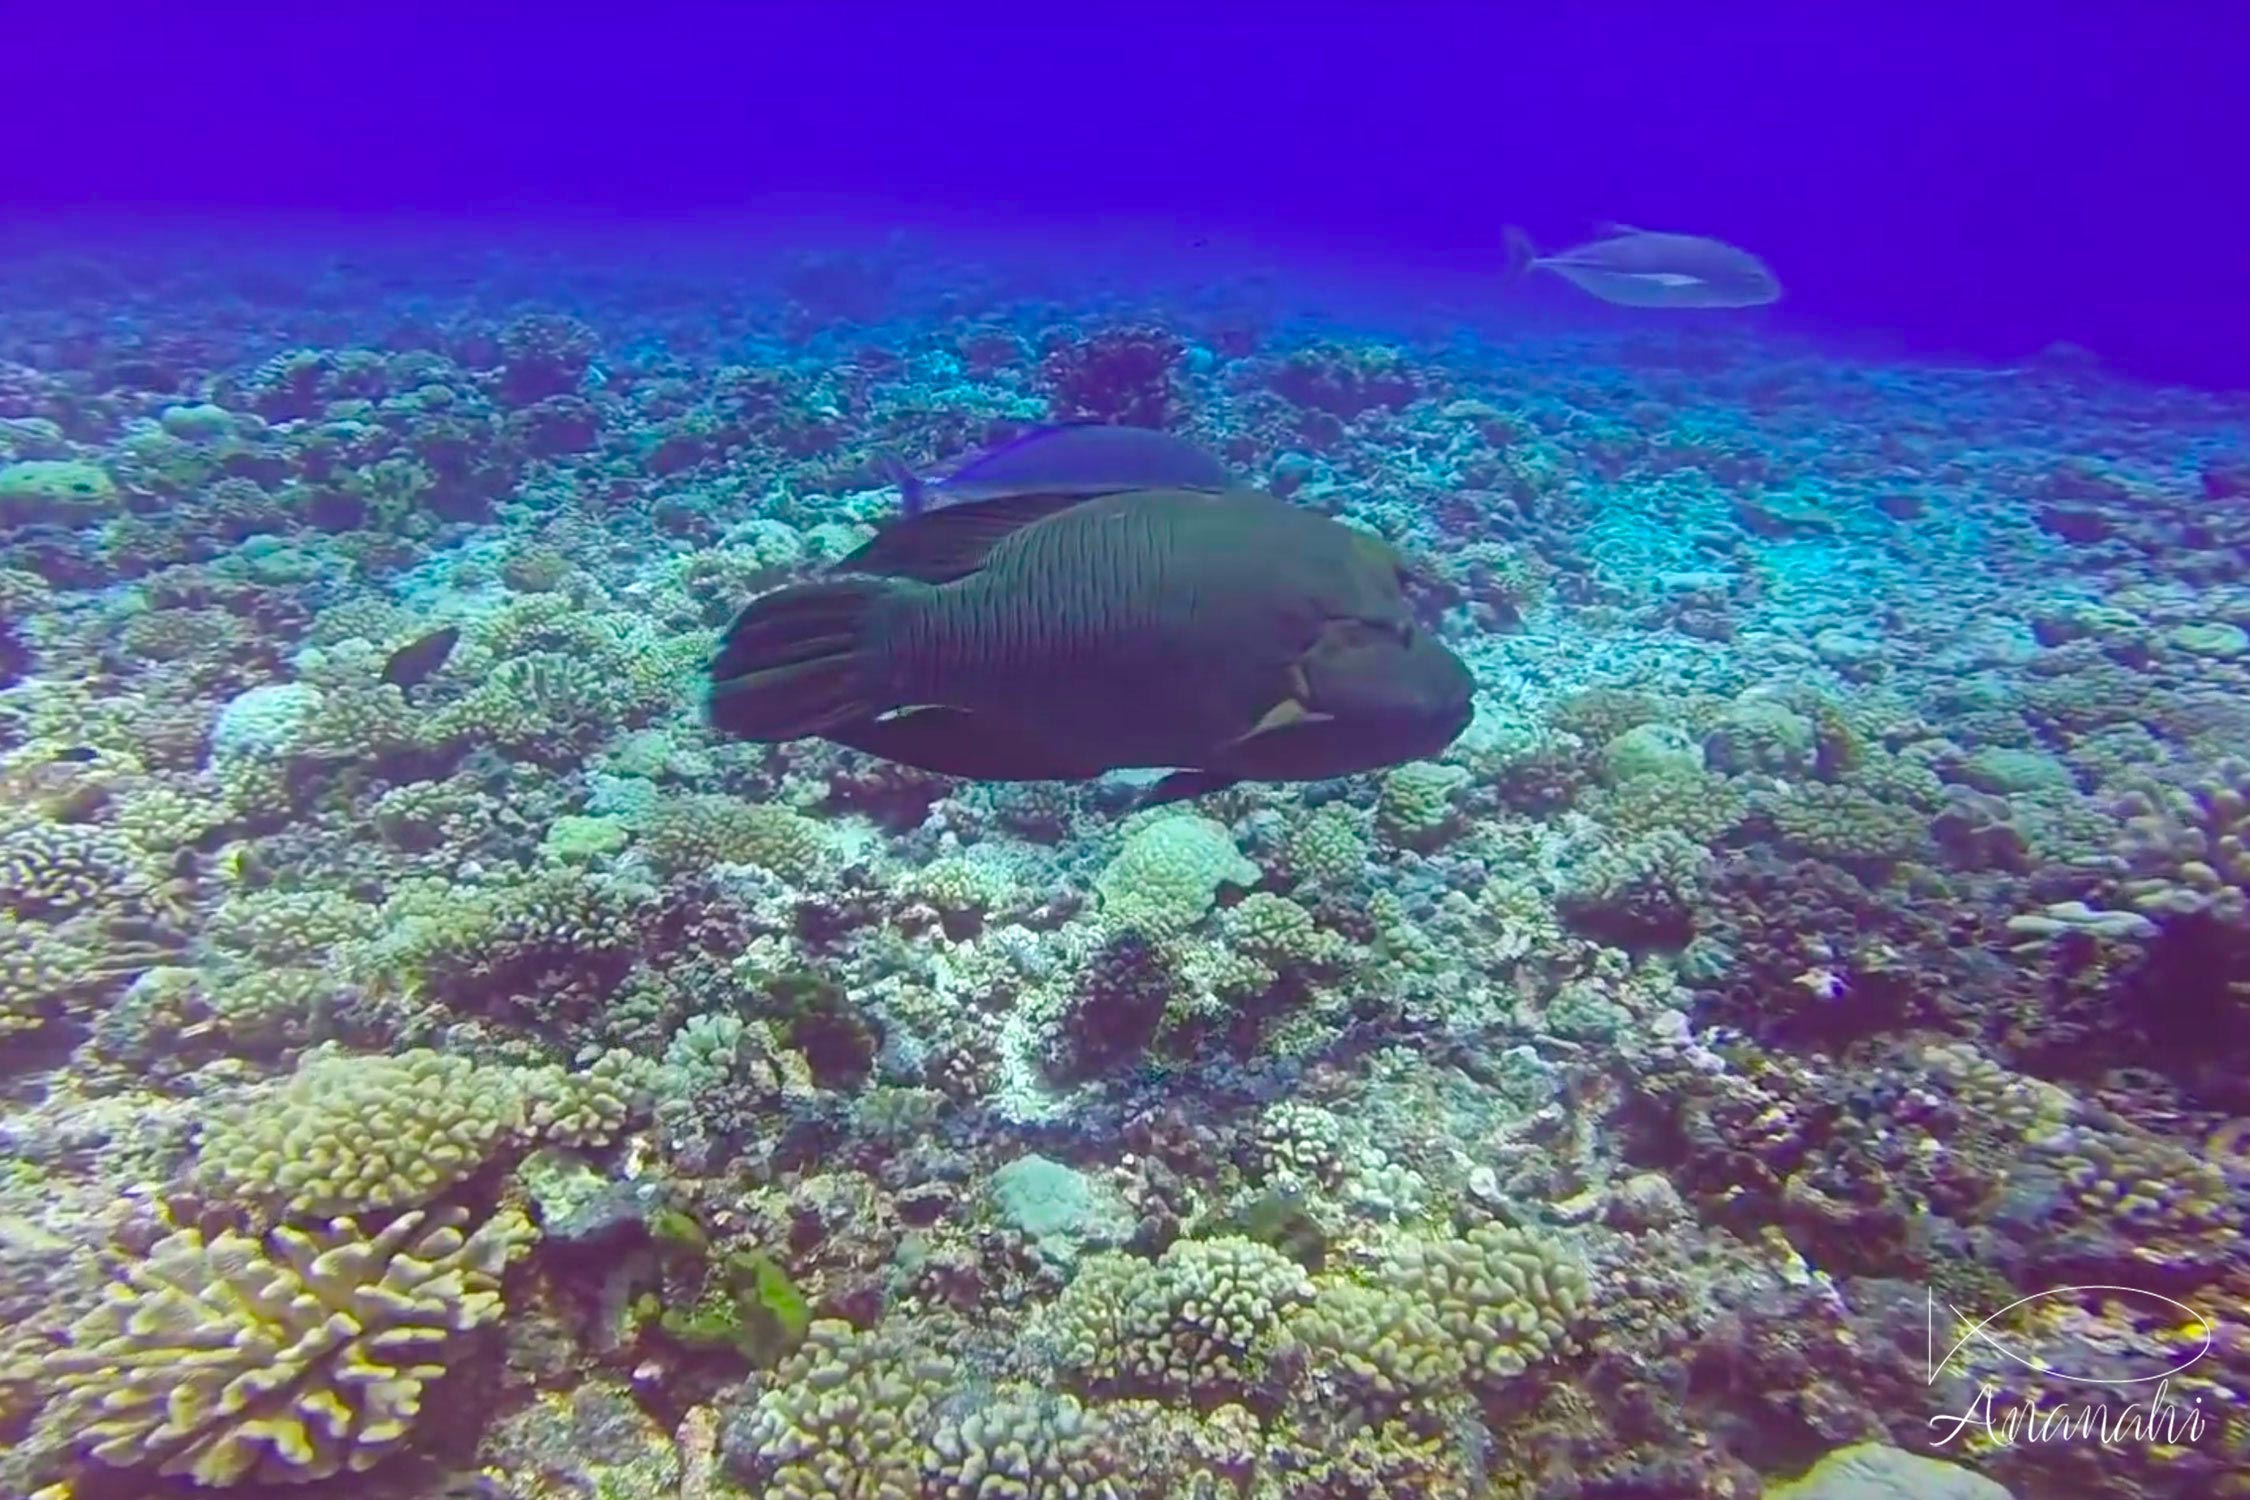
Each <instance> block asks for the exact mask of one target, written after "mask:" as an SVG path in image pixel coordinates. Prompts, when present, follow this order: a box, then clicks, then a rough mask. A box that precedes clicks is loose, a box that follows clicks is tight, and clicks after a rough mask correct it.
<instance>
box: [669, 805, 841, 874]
mask: <svg viewBox="0 0 2250 1500" xmlns="http://www.w3.org/2000/svg"><path fill="white" fill-rule="evenodd" d="M641 846H642V847H643V848H644V849H646V850H647V851H648V856H649V858H650V860H652V861H653V862H654V863H655V864H656V865H657V867H658V868H660V869H664V870H672V871H679V872H683V873H693V872H696V871H701V870H706V869H709V868H710V867H711V866H712V865H715V864H741V865H763V866H765V867H766V868H767V869H770V870H773V871H774V872H776V873H777V874H781V875H785V876H788V877H790V878H792V879H801V878H803V877H805V876H807V875H809V874H811V873H812V872H813V871H814V870H816V869H817V868H819V865H820V862H821V859H822V857H823V856H824V855H825V854H826V852H827V850H828V847H829V845H828V835H827V833H826V831H825V830H824V829H822V827H821V825H820V824H818V823H816V822H814V821H813V820H812V819H810V818H808V817H806V816H805V815H804V814H802V813H800V812H797V811H795V810H794V809H791V808H787V807H782V806H779V805H777V804H774V803H769V802H748V801H744V800H743V799H742V798H740V797H728V796H723V795H721V794H719V793H716V792H691V793H687V794H684V795H680V796H672V797H666V798H664V799H662V800H661V801H659V802H658V803H657V804H656V806H655V807H654V808H653V809H651V810H650V811H649V813H648V815H647V816H646V817H645V818H644V819H643V820H642V824H641Z"/></svg>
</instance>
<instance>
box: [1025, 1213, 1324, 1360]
mask: <svg viewBox="0 0 2250 1500" xmlns="http://www.w3.org/2000/svg"><path fill="white" fill-rule="evenodd" d="M1311 1293H1312V1283H1311V1282H1310V1280H1308V1279H1307V1277H1306V1275H1305V1272H1304V1268H1303V1267H1301V1266H1299V1265H1298V1264H1297V1263H1296V1262H1295V1261H1293V1260H1290V1259H1289V1258H1288V1257H1287V1256H1285V1255H1283V1254H1282V1253H1281V1252H1280V1251H1279V1250H1276V1249H1274V1248H1272V1247H1271V1246H1268V1245H1261V1244H1258V1243H1257V1242H1255V1241H1253V1240H1248V1239H1244V1238H1242V1237H1240V1236H1238V1235H1222V1236H1219V1237H1216V1238H1213V1239H1203V1240H1176V1241H1174V1242H1173V1243H1172V1245H1171V1247H1170V1248H1169V1249H1167V1250H1166V1251H1165V1252H1164V1254H1163V1256H1162V1258H1160V1259H1158V1260H1154V1261H1147V1260H1142V1259H1139V1258H1138V1257H1136V1256H1131V1255H1125V1254H1121V1253H1115V1252H1112V1253H1107V1254H1102V1255H1095V1256H1090V1257H1088V1258H1087V1259H1086V1260H1085V1261H1083V1262H1081V1263H1080V1265H1079V1269H1078V1274H1077V1276H1076V1277H1074V1278H1073V1279H1072V1281H1071V1283H1070V1285H1069V1287H1067V1288H1066V1289H1065V1290H1064V1292H1063V1294H1062V1296H1061V1297H1060V1298H1058V1299H1057V1300H1056V1302H1055V1303H1054V1305H1053V1306H1052V1308H1050V1309H1049V1315H1050V1317H1049V1327H1050V1332H1051V1337H1052V1340H1053V1343H1054V1347H1055V1352H1056V1355H1057V1357H1058V1358H1059V1360H1060V1361H1061V1363H1062V1364H1063V1365H1064V1366H1065V1367H1066V1368H1068V1369H1070V1370H1072V1371H1074V1372H1076V1373H1077V1375H1078V1376H1079V1378H1080V1379H1082V1380H1084V1381H1085V1382H1086V1383H1087V1384H1088V1386H1089V1387H1091V1388H1092V1389H1094V1390H1096V1391H1122V1392H1127V1393H1136V1392H1137V1393H1147V1394H1157V1395H1188V1394H1204V1393H1209V1392H1214V1391H1218V1392H1223V1391H1228V1390H1236V1389H1240V1388H1241V1387H1243V1386H1244V1385H1246V1384H1247V1383H1249V1382H1250V1381H1251V1380H1253V1379H1255V1378H1256V1376H1257V1373H1258V1372H1259V1371H1260V1370H1261V1369H1262V1368H1263V1366H1264V1362H1265V1359H1266V1356H1267V1355H1268V1354H1269V1353H1270V1352H1271V1351H1272V1348H1273V1347H1274V1345H1275V1343H1276V1341H1277V1338H1278V1334H1279V1330H1280V1326H1281V1325H1280V1320H1281V1314H1282V1312H1283V1311H1284V1310H1285V1309H1286V1308H1288V1307H1289V1306H1291V1305H1292V1304H1294V1303H1297V1302H1301V1301H1303V1300H1304V1299H1305V1298H1306V1297H1308V1296H1310V1295H1311Z"/></svg>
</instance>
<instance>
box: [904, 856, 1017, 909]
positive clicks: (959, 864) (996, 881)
mask: <svg viewBox="0 0 2250 1500" xmlns="http://www.w3.org/2000/svg"><path fill="white" fill-rule="evenodd" d="M1014 885H1015V883H1014V882H1013V881H1012V880H1010V879H1009V878H1008V875H1007V872H1006V871H1004V870H1000V869H997V868H995V867H994V866H992V865H991V864H989V863H987V862H985V861H982V860H975V859H965V858H963V857H961V856H959V855H948V856H946V857H945V858H942V859H933V860H931V861H930V862H929V863H928V864H926V865H924V866H922V867H921V868H920V869H918V870H914V871H912V872H911V873H909V874H908V875H907V877H906V881H905V889H906V891H907V893H908V894H910V895H913V896H915V897H918V898H920V899H921V900H924V901H927V902H929V903H930V905H931V906H933V907H935V908H937V909H938V910H939V911H940V912H943V913H946V914H947V915H949V916H953V915H971V914H975V913H981V912H988V911H992V910H995V909H997V908H1000V907H1003V906H1005V905H1007V904H1008V901H1009V899H1010V897H1011V896H1012V895H1013V893H1014Z"/></svg>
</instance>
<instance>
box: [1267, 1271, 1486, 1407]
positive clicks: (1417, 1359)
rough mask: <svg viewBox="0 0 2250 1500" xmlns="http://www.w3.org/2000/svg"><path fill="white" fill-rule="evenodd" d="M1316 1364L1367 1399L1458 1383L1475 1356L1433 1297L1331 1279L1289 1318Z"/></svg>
mask: <svg viewBox="0 0 2250 1500" xmlns="http://www.w3.org/2000/svg"><path fill="white" fill-rule="evenodd" d="M1289 1335H1290V1337H1292V1338H1294V1339H1295V1340H1297V1342H1298V1343H1300V1344H1302V1345H1303V1346H1304V1347H1305V1349H1306V1351H1307V1353H1308V1354H1309V1355H1310V1357H1311V1360H1312V1363H1313V1365H1314V1367H1315V1368H1316V1369H1318V1370H1320V1371H1321V1372H1322V1373H1323V1374H1324V1375H1326V1376H1328V1377H1329V1378H1331V1379H1335V1380H1338V1381H1340V1382H1343V1383H1346V1384H1348V1385H1349V1386H1350V1387H1352V1389H1353V1390H1354V1391H1355V1393H1356V1394H1358V1395H1359V1396H1360V1397H1361V1398H1362V1399H1363V1400H1375V1401H1382V1402H1388V1403H1395V1402H1400V1401H1405V1400H1407V1399H1409V1398H1413V1397H1420V1396H1432V1395H1438V1394H1442V1393H1444V1392H1447V1391H1451V1390H1454V1389H1457V1388H1459V1386H1460V1385H1461V1383H1462V1382H1463V1380H1464V1379H1465V1378H1466V1377H1467V1375H1468V1369H1469V1364H1468V1357H1467V1355H1466V1353H1465V1352H1464V1351H1463V1349H1462V1346H1461V1343H1460V1341H1459V1340H1457V1339H1454V1338H1452V1337H1450V1336H1449V1335H1448V1334H1447V1333H1446V1331H1445V1330H1444V1329H1443V1328H1441V1327H1439V1326H1438V1321H1437V1318H1436V1316H1435V1315H1434V1314H1433V1312H1432V1311H1431V1309H1430V1306H1429V1305H1428V1303H1426V1302H1425V1301H1424V1300H1423V1299H1421V1298H1419V1297H1417V1296H1415V1295H1414V1294H1413V1293H1412V1292H1409V1291H1405V1290H1403V1289H1401V1288H1398V1287H1373V1286H1362V1285H1360V1284H1358V1283H1357V1282H1342V1283H1338V1284H1336V1285H1333V1286H1324V1287H1322V1288H1321V1289H1320V1291H1319V1293H1318V1294H1317V1295H1316V1296H1315V1297H1314V1298H1313V1300H1312V1301H1311V1302H1309V1303H1307V1304H1306V1305H1305V1306H1303V1307H1300V1308H1298V1309H1296V1310H1295V1311H1294V1312H1292V1313H1291V1314H1290V1317H1289Z"/></svg>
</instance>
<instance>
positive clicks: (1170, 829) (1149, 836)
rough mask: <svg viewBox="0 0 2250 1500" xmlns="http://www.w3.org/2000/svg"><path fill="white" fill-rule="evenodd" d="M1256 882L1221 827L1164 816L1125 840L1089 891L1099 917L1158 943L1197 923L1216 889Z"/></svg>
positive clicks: (1205, 820)
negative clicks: (1098, 904) (1093, 894)
mask: <svg viewBox="0 0 2250 1500" xmlns="http://www.w3.org/2000/svg"><path fill="white" fill-rule="evenodd" d="M1257 881H1258V867H1257V866H1256V865H1254V864H1252V863H1251V862H1250V861H1249V860H1247V859H1244V858H1243V857H1242V853H1241V851H1240V850H1238V849H1236V848H1235V846H1234V837H1233V835H1231V834H1229V833H1228V832H1227V830H1226V827H1225V825H1224V824H1221V823H1217V822H1214V821H1213V820H1211V819H1210V818H1205V817H1198V816H1196V815H1195V814H1193V813H1170V814H1166V815H1164V816H1162V817H1158V818H1155V819H1153V820H1152V821H1150V822H1147V823H1144V824H1142V825H1141V826H1140V828H1139V829H1137V830H1136V831H1134V832H1133V833H1131V834H1129V835H1128V836H1127V837H1126V840H1125V847H1124V848H1122V849H1120V850H1119V851H1118V853H1117V857H1116V858H1115V859H1112V860H1111V861H1110V862H1109V866H1108V868H1106V869H1104V870H1103V871H1102V873H1101V875H1100V876H1099V878H1097V879H1096V880H1095V882H1094V887H1095V889H1096V891H1098V892H1099V893H1100V895H1101V903H1102V913H1103V915H1104V916H1106V917H1109V918H1111V919H1112V920H1114V921H1115V922H1116V923H1117V924H1118V925H1120V926H1123V927H1132V928H1137V929H1138V930H1140V931H1141V932H1144V933H1146V934H1148V935H1149V936H1151V937H1163V936H1169V935H1170V934H1173V933H1178V932H1185V931H1186V930H1187V929H1188V928H1190V927H1193V926H1194V925H1195V924H1196V923H1198V922H1200V921H1202V920H1203V918H1204V916H1205V915H1206V914H1208V913H1209V912H1210V910H1211V907H1212V904H1213V903H1214V902H1216V901H1217V900H1218V895H1219V887H1220V886H1222V885H1254V884H1256V883H1257Z"/></svg>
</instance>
